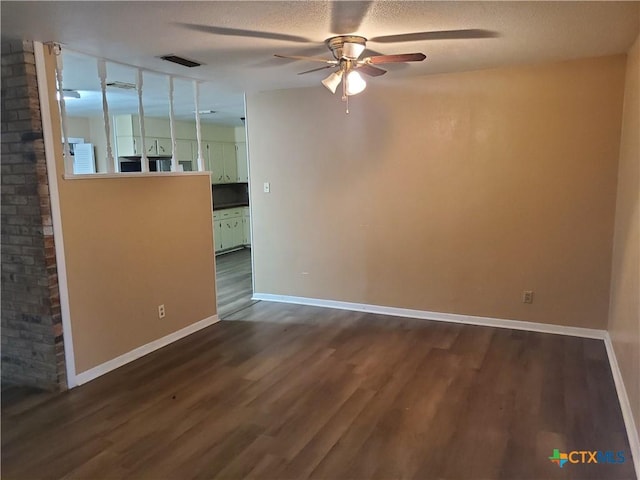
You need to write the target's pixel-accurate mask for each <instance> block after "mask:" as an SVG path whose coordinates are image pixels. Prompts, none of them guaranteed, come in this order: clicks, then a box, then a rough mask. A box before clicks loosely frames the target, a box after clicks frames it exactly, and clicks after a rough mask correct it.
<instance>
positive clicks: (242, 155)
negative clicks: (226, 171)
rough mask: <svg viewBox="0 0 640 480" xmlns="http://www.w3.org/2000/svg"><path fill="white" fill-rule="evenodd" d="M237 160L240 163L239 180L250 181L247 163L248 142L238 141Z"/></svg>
mask: <svg viewBox="0 0 640 480" xmlns="http://www.w3.org/2000/svg"><path fill="white" fill-rule="evenodd" d="M236 160H237V162H236V163H237V165H238V175H237V181H238V182H248V181H249V165H248V163H247V144H246V142H238V143H236Z"/></svg>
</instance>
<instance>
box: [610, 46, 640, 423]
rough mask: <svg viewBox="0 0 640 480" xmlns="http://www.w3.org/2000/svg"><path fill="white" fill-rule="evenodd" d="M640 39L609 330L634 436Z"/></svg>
mask: <svg viewBox="0 0 640 480" xmlns="http://www.w3.org/2000/svg"><path fill="white" fill-rule="evenodd" d="M639 180H640V37H638V39H636V42H635V44H634V45H633V47H632V49H631V50H630V52H629V55H628V58H627V76H626V82H625V90H624V113H623V121H622V137H621V141H620V162H619V171H618V198H617V203H616V220H615V234H614V244H613V267H612V275H611V305H610V309H609V334H610V335H611V339H612V342H613V347H614V350H615V352H616V357H617V360H618V364H619V365H620V371H621V372H622V377H623V379H624V384H625V388H626V390H627V395H628V396H629V402H630V404H631V409H632V411H633V416H634V418H635V422H636V428H637V429H638V434H639V435H640V272H639V270H640V225H639V224H640V207H639V204H640V181H639Z"/></svg>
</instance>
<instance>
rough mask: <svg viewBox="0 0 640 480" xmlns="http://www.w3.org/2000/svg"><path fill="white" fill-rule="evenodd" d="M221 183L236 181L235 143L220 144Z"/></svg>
mask: <svg viewBox="0 0 640 480" xmlns="http://www.w3.org/2000/svg"><path fill="white" fill-rule="evenodd" d="M222 164H223V183H235V182H237V181H238V162H237V160H236V145H235V143H223V144H222Z"/></svg>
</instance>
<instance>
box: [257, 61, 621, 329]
mask: <svg viewBox="0 0 640 480" xmlns="http://www.w3.org/2000/svg"><path fill="white" fill-rule="evenodd" d="M624 72H625V57H624V56H623V55H620V56H612V57H603V58H594V59H584V60H577V61H570V62H563V63H555V64H546V65H540V66H534V67H526V68H523V67H521V68H504V69H496V70H488V71H479V72H469V73H456V74H448V75H440V76H430V77H419V78H413V79H409V80H406V81H400V80H399V79H397V78H396V79H395V80H394V78H393V72H390V73H389V74H388V77H389V78H388V79H386V80H387V81H390V82H391V83H388V84H386V85H382V82H381V81H380V82H379V81H378V80H377V79H372V80H371V81H370V82H369V87H368V88H367V90H366V91H365V92H364V93H363V94H362V95H359V96H357V97H354V98H352V101H351V113H350V114H349V115H346V114H345V111H344V105H343V104H342V103H341V102H340V98H339V96H338V95H335V96H332V95H331V94H330V93H328V92H327V91H326V90H325V89H324V88H322V86H321V85H318V86H317V87H314V88H305V89H297V90H283V91H277V92H262V93H257V94H252V95H249V96H248V101H247V116H248V118H249V121H250V122H249V125H248V128H249V143H250V154H251V159H250V162H251V182H252V183H251V188H252V202H253V203H252V215H253V228H254V246H253V251H254V258H255V286H256V292H259V293H271V294H283V295H296V296H304V297H313V298H321V299H332V300H341V301H349V302H360V303H366V304H376V305H385V306H395V307H404V308H412V309H419V310H429V311H437V312H449V313H460V314H472V315H480V316H488V317H497V318H507V319H517V320H528V321H535V322H542V323H552V324H561V325H573V326H578V327H593V328H606V326H607V316H608V308H609V307H608V306H609V287H610V270H611V251H612V231H613V221H614V208H615V195H616V193H615V191H616V173H617V159H618V149H619V139H620V129H621V116H622V99H623V87H624ZM380 80H382V79H380ZM267 181H268V182H270V183H271V193H269V194H264V193H262V185H263V182H267ZM525 289H526V290H534V291H535V302H534V303H533V304H532V305H525V304H523V303H522V302H521V295H522V291H523V290H525Z"/></svg>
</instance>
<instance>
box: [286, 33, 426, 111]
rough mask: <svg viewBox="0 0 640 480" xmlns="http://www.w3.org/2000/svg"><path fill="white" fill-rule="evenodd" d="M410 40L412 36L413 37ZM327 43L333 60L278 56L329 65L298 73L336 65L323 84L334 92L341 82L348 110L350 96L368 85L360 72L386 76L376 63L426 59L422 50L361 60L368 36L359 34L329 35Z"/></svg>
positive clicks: (347, 109) (371, 75) (373, 75)
mask: <svg viewBox="0 0 640 480" xmlns="http://www.w3.org/2000/svg"><path fill="white" fill-rule="evenodd" d="M411 39H413V37H412V38H411ZM324 43H325V44H326V45H327V48H329V50H330V51H331V54H332V55H333V59H326V58H318V57H303V56H289V55H277V54H276V55H275V56H276V57H278V58H289V59H293V60H306V61H311V62H320V63H324V64H326V65H325V66H323V67H320V68H314V69H312V70H307V71H305V72H300V73H299V74H298V75H303V74H306V73H311V72H316V71H319V70H324V69H326V68H337V69H338V70H337V71H335V72H333V73H331V74H330V75H329V76H328V77H326V78H325V79H324V80H322V85H324V86H325V87H326V88H327V90H329V91H330V92H331V93H336V90H337V89H338V85H340V82H342V100H343V101H345V102H346V103H347V108H346V113H349V97H350V96H352V95H357V94H358V93H361V92H362V91H363V90H364V89H365V88H366V87H367V82H365V81H364V79H363V78H362V76H361V75H360V73H364V74H365V75H368V76H370V77H378V76H380V75H384V74H385V73H387V71H386V70H384V69H382V68H380V67H376V66H375V65H379V64H383V63H399V62H421V61H423V60H424V59H425V58H426V56H425V55H424V54H423V53H404V54H400V55H374V56H371V57H365V58H363V59H361V60H359V58H360V55H362V53H363V52H364V50H365V49H366V47H367V39H366V38H365V37H361V36H359V35H338V36H336V37H330V38H328V39H327V40H325V42H324ZM358 70H359V71H358Z"/></svg>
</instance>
